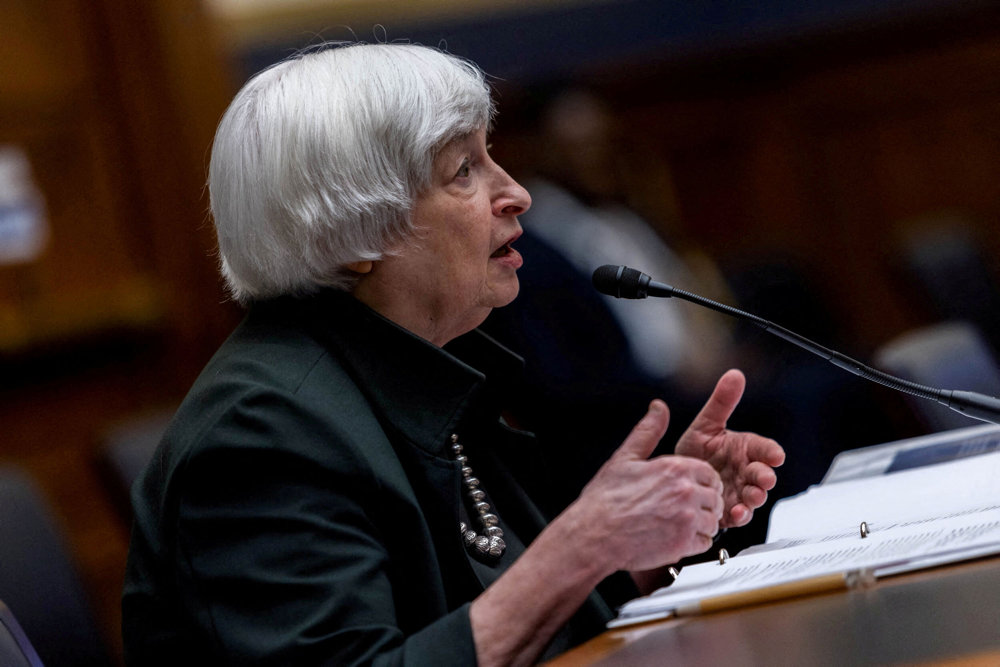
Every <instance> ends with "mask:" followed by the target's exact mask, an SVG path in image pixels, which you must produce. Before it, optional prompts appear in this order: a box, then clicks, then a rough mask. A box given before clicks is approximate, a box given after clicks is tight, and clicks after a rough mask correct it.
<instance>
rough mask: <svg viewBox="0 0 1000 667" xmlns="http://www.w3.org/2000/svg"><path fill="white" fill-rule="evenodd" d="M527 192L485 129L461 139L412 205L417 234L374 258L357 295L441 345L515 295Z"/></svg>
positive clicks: (438, 160) (440, 159)
mask: <svg viewBox="0 0 1000 667" xmlns="http://www.w3.org/2000/svg"><path fill="white" fill-rule="evenodd" d="M530 205H531V197H530V196H529V195H528V192H527V191H526V190H525V189H524V188H522V187H521V186H520V185H518V184H517V183H516V182H515V181H514V180H513V179H512V178H511V177H510V176H508V175H507V173H506V172H505V171H504V170H503V169H501V168H500V166H499V165H497V164H496V163H495V162H493V160H492V159H491V158H490V156H489V154H488V152H487V146H486V133H485V131H483V130H480V131H479V132H475V133H473V134H470V135H467V136H463V137H459V138H458V139H455V140H454V141H452V142H450V143H449V144H447V145H445V147H444V148H443V149H442V150H441V152H440V153H439V154H438V156H437V157H436V158H435V160H434V164H433V171H432V176H431V184H430V187H429V188H428V189H427V190H426V191H425V192H424V193H423V194H421V195H420V196H419V197H418V198H417V201H416V205H415V206H414V209H413V221H414V224H415V227H416V229H417V233H416V236H415V237H414V238H412V239H409V240H408V241H407V242H406V243H405V244H404V245H403V246H402V247H400V248H396V249H395V250H394V252H393V253H392V254H390V255H389V256H387V257H386V258H384V259H383V260H380V261H379V262H376V264H375V267H374V269H373V270H372V272H371V273H370V274H368V276H367V277H366V279H364V280H362V282H361V283H359V287H358V289H357V290H356V291H355V294H356V295H357V296H358V298H360V299H361V300H362V301H365V302H366V303H368V304H369V305H371V306H372V307H373V308H375V310H378V311H380V312H381V313H382V314H383V315H385V316H386V317H388V318H389V319H392V320H394V321H395V322H397V323H398V324H400V325H401V326H404V327H406V328H408V329H410V330H411V331H413V332H414V333H416V334H418V335H420V336H423V337H424V338H427V339H428V340H430V341H431V342H433V343H436V344H438V345H443V344H444V343H446V342H448V341H449V340H451V339H452V338H455V337H457V336H459V335H461V334H463V333H466V332H467V331H470V330H472V329H474V328H475V327H477V326H479V325H480V324H481V323H482V322H483V320H484V319H486V316H487V315H489V313H490V311H491V310H492V309H493V308H497V307H499V306H505V305H507V304H508V303H510V302H511V301H513V300H514V297H516V296H517V291H518V283H517V269H518V268H520V266H521V263H522V260H521V255H520V254H519V253H518V252H517V251H516V250H514V249H513V248H512V247H511V243H513V242H514V241H515V240H516V239H517V238H518V237H519V236H520V235H521V226H520V224H519V223H518V221H517V216H518V215H520V214H521V213H523V212H524V211H526V210H527V209H528V207H529V206H530Z"/></svg>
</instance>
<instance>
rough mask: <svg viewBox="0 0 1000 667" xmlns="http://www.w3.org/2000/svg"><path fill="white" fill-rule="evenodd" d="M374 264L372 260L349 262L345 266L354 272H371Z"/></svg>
mask: <svg viewBox="0 0 1000 667" xmlns="http://www.w3.org/2000/svg"><path fill="white" fill-rule="evenodd" d="M374 266H375V262H372V261H367V262H351V263H350V264H348V265H347V268H348V269H350V270H351V271H353V272H354V273H371V272H372V269H373V268H374Z"/></svg>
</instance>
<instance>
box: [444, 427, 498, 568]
mask: <svg viewBox="0 0 1000 667" xmlns="http://www.w3.org/2000/svg"><path fill="white" fill-rule="evenodd" d="M462 450H463V447H462V445H461V443H459V442H458V434H456V433H453V434H452V436H451V453H452V456H453V457H454V458H455V460H456V461H458V463H459V464H460V465H461V466H462V489H463V491H465V497H466V499H467V500H468V501H469V505H470V506H471V507H472V509H474V510H475V511H476V514H477V515H478V517H479V523H480V527H481V531H482V532H481V533H477V532H476V531H475V530H473V529H472V528H471V527H470V526H468V525H467V524H466V523H465V522H464V521H460V522H459V524H458V530H459V532H460V533H461V535H462V541H463V542H464V543H465V548H466V550H468V552H469V553H470V554H472V556H473V557H475V558H476V559H477V560H481V561H483V562H484V563H488V564H491V565H492V564H493V563H496V562H497V561H499V560H500V557H501V556H503V553H504V551H506V550H507V544H506V543H505V542H504V541H503V530H501V528H500V518H499V517H498V516H497V515H496V514H495V513H494V512H491V511H490V509H491V508H490V504H489V503H488V502H486V492H485V491H483V489H482V488H480V483H479V479H478V478H477V477H476V476H475V475H474V474H473V472H472V468H470V467H469V459H468V457H467V456H465V454H463V453H462Z"/></svg>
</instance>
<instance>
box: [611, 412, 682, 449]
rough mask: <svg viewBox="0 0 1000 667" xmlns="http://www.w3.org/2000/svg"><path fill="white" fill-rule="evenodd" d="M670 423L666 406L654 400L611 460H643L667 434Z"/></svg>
mask: <svg viewBox="0 0 1000 667" xmlns="http://www.w3.org/2000/svg"><path fill="white" fill-rule="evenodd" d="M669 423H670V410H669V409H667V404H666V403H664V402H663V401H661V400H659V399H656V400H654V401H653V402H651V403H650V404H649V409H648V410H647V411H646V414H645V415H643V417H642V419H640V420H639V423H638V424H636V425H635V426H634V427H633V428H632V432H631V433H629V434H628V437H627V438H625V442H623V443H622V445H621V447H619V448H618V450H617V451H615V453H614V454H612V455H611V458H628V459H639V460H645V459H647V458H649V455H650V454H652V453H653V450H654V449H656V445H657V444H658V443H659V442H660V440H661V439H662V438H663V435H664V434H665V433H666V432H667V424H669Z"/></svg>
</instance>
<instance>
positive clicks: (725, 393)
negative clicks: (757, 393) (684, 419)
mask: <svg viewBox="0 0 1000 667" xmlns="http://www.w3.org/2000/svg"><path fill="white" fill-rule="evenodd" d="M746 383H747V381H746V377H744V375H743V373H741V372H740V371H738V370H736V369H731V370H729V371H726V372H725V373H724V374H723V376H722V377H721V378H719V381H718V383H716V385H715V389H714V390H713V391H712V395H711V396H709V397H708V401H706V402H705V406H704V407H703V408H702V409H701V412H699V413H698V416H697V417H695V418H694V421H693V422H692V424H691V427H692V428H694V429H695V430H706V429H708V430H716V429H720V428H725V427H726V422H727V421H729V417H730V416H731V415H732V414H733V410H735V409H736V406H737V405H738V404H739V402H740V399H741V398H742V397H743V390H744V388H746Z"/></svg>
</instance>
